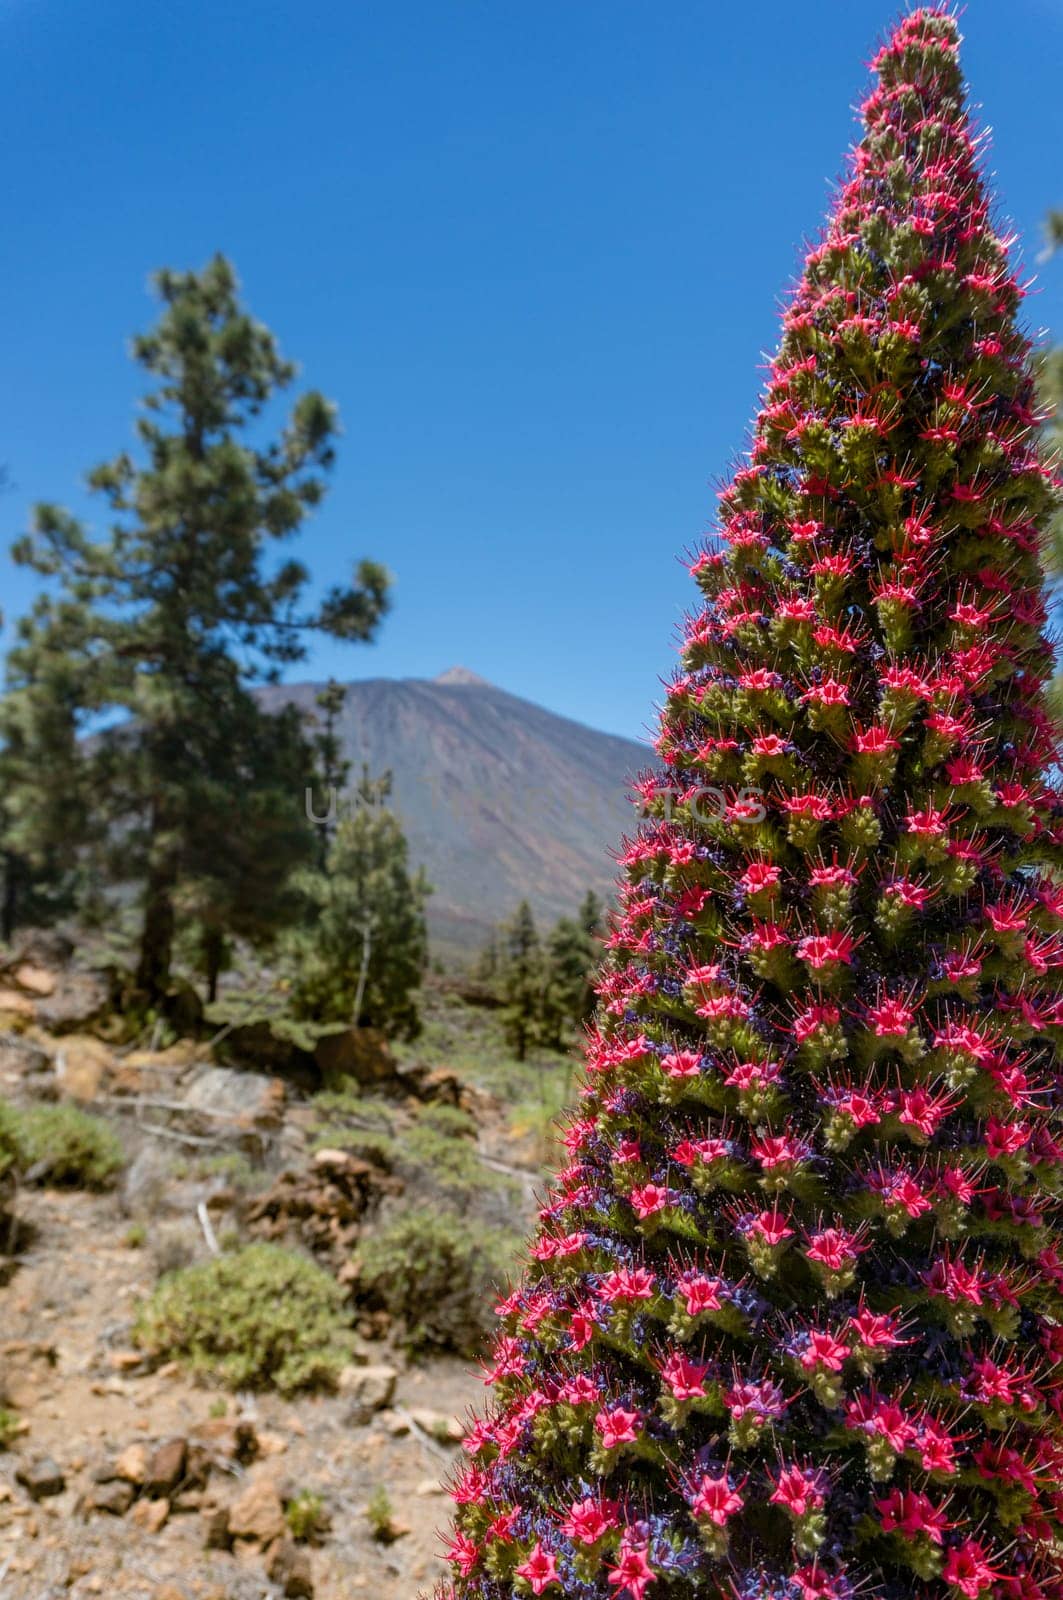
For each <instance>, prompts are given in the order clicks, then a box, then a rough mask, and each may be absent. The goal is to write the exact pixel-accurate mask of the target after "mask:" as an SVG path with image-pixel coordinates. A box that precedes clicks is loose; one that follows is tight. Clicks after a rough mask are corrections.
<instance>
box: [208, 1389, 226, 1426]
mask: <svg viewBox="0 0 1063 1600" xmlns="http://www.w3.org/2000/svg"><path fill="white" fill-rule="evenodd" d="M207 1415H208V1417H214V1418H215V1420H217V1419H218V1418H220V1417H227V1416H228V1415H229V1402H228V1400H223V1399H222V1398H221V1396H220V1395H219V1396H218V1398H217V1400H212V1401H211V1402H210V1410H209V1411H208V1412H207Z"/></svg>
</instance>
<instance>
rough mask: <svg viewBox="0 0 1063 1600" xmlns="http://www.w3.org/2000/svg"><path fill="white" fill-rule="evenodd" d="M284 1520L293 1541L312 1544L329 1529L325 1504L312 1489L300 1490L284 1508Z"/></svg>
mask: <svg viewBox="0 0 1063 1600" xmlns="http://www.w3.org/2000/svg"><path fill="white" fill-rule="evenodd" d="M284 1520H285V1521H286V1522H287V1524H288V1531H289V1532H290V1533H291V1536H292V1538H293V1539H298V1540H300V1541H301V1542H302V1543H305V1544H312V1543H314V1542H315V1540H317V1539H319V1538H320V1537H321V1535H322V1534H323V1533H325V1532H327V1530H328V1527H329V1521H330V1519H329V1514H328V1511H327V1509H326V1507H325V1502H324V1500H322V1498H321V1496H320V1495H319V1494H317V1493H315V1491H314V1490H313V1489H300V1491H299V1493H298V1494H297V1495H295V1496H294V1498H293V1499H291V1500H289V1501H288V1504H287V1505H286V1506H285V1508H284Z"/></svg>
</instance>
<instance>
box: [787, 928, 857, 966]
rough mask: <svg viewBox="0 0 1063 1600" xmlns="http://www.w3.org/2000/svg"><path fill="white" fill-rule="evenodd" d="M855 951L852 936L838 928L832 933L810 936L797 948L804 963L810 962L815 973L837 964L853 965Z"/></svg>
mask: <svg viewBox="0 0 1063 1600" xmlns="http://www.w3.org/2000/svg"><path fill="white" fill-rule="evenodd" d="M853 949H854V945H853V940H852V936H851V935H850V934H848V933H845V932H844V931H843V930H841V929H839V928H836V929H834V930H833V931H832V932H831V933H815V934H810V935H809V936H808V938H806V939H802V940H801V942H800V943H799V944H798V946H797V954H798V955H799V956H800V958H801V960H802V961H807V962H808V965H809V966H810V967H811V968H812V969H813V971H815V972H820V971H821V970H822V969H823V968H824V967H829V966H831V965H832V964H833V963H835V962H843V963H844V964H845V965H846V966H849V965H851V964H852V959H853Z"/></svg>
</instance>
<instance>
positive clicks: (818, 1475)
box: [771, 1463, 828, 1517]
mask: <svg viewBox="0 0 1063 1600" xmlns="http://www.w3.org/2000/svg"><path fill="white" fill-rule="evenodd" d="M827 1484H828V1479H827V1475H826V1473H825V1472H823V1471H822V1470H819V1471H816V1470H815V1469H813V1468H811V1467H799V1466H798V1465H797V1464H796V1463H795V1464H794V1465H792V1466H789V1467H784V1468H783V1469H782V1470H781V1471H780V1473H779V1476H778V1477H777V1478H776V1480H775V1490H774V1493H773V1494H772V1496H771V1504H772V1505H775V1506H782V1508H783V1510H784V1511H788V1512H789V1513H790V1515H791V1516H792V1517H807V1516H808V1514H809V1512H811V1511H819V1510H820V1509H821V1508H822V1506H823V1505H824V1504H825V1502H826V1498H827Z"/></svg>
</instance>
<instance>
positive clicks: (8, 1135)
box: [0, 1100, 25, 1181]
mask: <svg viewBox="0 0 1063 1600" xmlns="http://www.w3.org/2000/svg"><path fill="white" fill-rule="evenodd" d="M24 1164H25V1161H24V1155H23V1150H22V1140H21V1137H20V1134H19V1120H18V1113H17V1112H16V1110H15V1108H14V1106H10V1105H8V1103H7V1101H6V1100H0V1181H2V1180H3V1179H4V1178H6V1177H7V1175H8V1173H9V1172H16V1171H17V1170H18V1168H19V1167H21V1166H23V1165H24Z"/></svg>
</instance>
